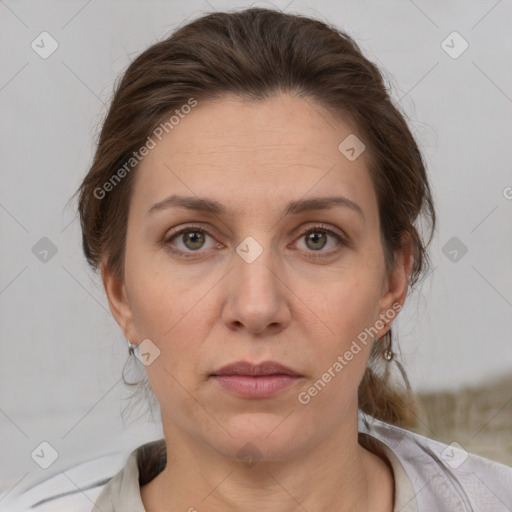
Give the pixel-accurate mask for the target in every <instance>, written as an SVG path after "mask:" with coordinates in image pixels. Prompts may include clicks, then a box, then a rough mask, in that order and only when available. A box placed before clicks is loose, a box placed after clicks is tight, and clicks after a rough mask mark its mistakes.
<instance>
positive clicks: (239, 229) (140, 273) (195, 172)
mask: <svg viewBox="0 0 512 512" xmlns="http://www.w3.org/2000/svg"><path fill="white" fill-rule="evenodd" d="M352 133H355V134H356V135H357V133H358V132H357V130H355V129H354V128H353V127H351V126H350V125H349V124H347V123H345V122H344V120H343V119H340V118H338V117H333V116H332V115H331V114H330V113H329V112H327V111H326V110H324V109H323V108H322V107H321V106H320V105H318V104H316V103H314V102H313V101H311V100H307V101H306V100H305V99H302V98H300V97H293V96H290V95H286V94H280V95H279V96H274V97H273V98H270V99H266V100H264V101H263V102H248V101H243V100H241V99H239V98H237V97H234V96H225V97H223V98H221V99H217V100H215V101H208V102H199V103H198V105H197V106H196V107H195V108H193V109H192V111H191V112H190V113H189V114H187V115H186V116H185V118H184V119H182V120H180V122H179V124H178V125H177V126H175V128H174V129H173V130H172V131H170V132H169V133H168V134H166V135H165V136H164V138H163V140H162V141H161V142H159V143H158V145H157V146H156V147H155V148H154V149H153V150H152V151H150V153H149V154H148V156H146V157H145V158H144V160H143V161H142V162H141V164H140V167H139V168H138V170H137V171H136V172H137V175H136V179H135V182H134V189H133V196H132V198H131V203H130V210H129V219H128V227H127V239H126V253H125V272H124V276H123V278H122V279H117V278H116V277H115V276H114V275H112V274H111V273H109V271H108V270H107V269H106V267H105V266H103V268H102V277H103V281H104V286H105V289H106V292H107V296H108V300H109V304H110V308H111V311H112V313H113V315H114V316H115V318H116V320H117V322H118V324H119V325H120V327H121V329H122V331H123V333H124V335H125V337H126V338H127V339H128V340H130V341H131V342H132V343H139V342H141V341H142V340H144V339H150V340H151V341H152V342H153V343H154V344H155V345H156V346H157V347H158V348H159V350H160V356H159V357H157V358H156V359H155V360H154V361H153V362H152V363H151V364H150V365H148V366H146V367H145V369H146V372H147V375H148V378H149V380H150V383H151V386H152V389H153V391H154V393H155V395H156V397H157V399H158V401H159V403H160V407H161V411H162V423H163V428H164V435H165V439H166V446H167V454H168V464H167V467H166V468H165V470H164V471H163V472H162V473H160V474H159V475H158V476H157V477H156V478H155V479H153V480H152V481H151V482H150V483H149V484H147V485H145V486H144V487H142V488H141V497H142V501H143V503H144V506H145V508H146V510H147V511H148V512H156V511H163V510H189V509H190V508H191V507H195V508H196V509H197V510H198V511H199V512H203V511H205V512H208V511H218V510H223V511H241V510H244V511H245V510H259V511H263V512H265V511H272V512H291V511H296V510H297V509H298V506H299V505H298V503H299V504H301V506H302V507H304V509H306V510H309V511H315V512H316V511H324V510H325V511H326V510H337V511H348V510H350V511H352V512H354V511H359V510H361V511H362V510H364V511H367V510H372V511H374V512H384V511H386V512H390V511H392V509H393V500H394V480H393V473H392V471H391V469H390V468H389V467H388V466H387V464H386V463H385V462H384V461H383V460H382V458H380V457H379V456H378V455H376V454H373V453H372V452H370V451H368V450H366V449H365V448H363V447H362V446H361V445H359V444H358V439H357V410H358V409H357V389H358V385H359V383H360V381H361V379H362V376H363V374H364V371H365V368H366V366H367V362H368V357H369V354H370V349H371V340H370V343H368V344H367V345H366V346H363V345H361V347H362V350H361V351H360V352H359V353H358V354H357V355H355V356H354V357H353V359H352V360H351V361H350V362H349V363H348V364H347V365H346V366H345V367H344V368H343V370H342V371H341V372H339V373H337V374H336V377H334V378H332V380H331V381H330V382H329V383H328V384H327V385H326V386H325V388H324V389H323V390H322V391H321V392H319V393H318V394H317V396H315V397H312V398H311V401H310V403H308V404H307V405H302V404H301V403H299V402H298V399H297V396H298V394H299V392H300V391H304V390H306V391H307V390H308V388H310V387H311V386H312V384H313V383H315V382H316V381H317V380H318V379H319V378H320V377H321V376H322V374H323V373H325V372H326V371H327V370H328V368H329V367H332V365H333V363H334V362H335V361H336V360H337V357H338V356H339V355H343V354H344V353H345V352H346V351H347V350H348V349H349V348H350V345H351V343H352V341H353V340H355V339H356V337H357V335H358V334H359V333H361V332H362V331H364V329H365V328H368V327H370V326H374V325H375V322H376V321H377V320H378V319H379V315H381V314H385V313H386V311H389V310H390V309H391V308H392V305H393V304H400V305H402V304H403V303H404V301H405V297H406V293H407V285H408V278H409V274H410V271H411V257H410V247H409V245H406V246H405V248H404V249H403V250H402V251H400V252H397V253H396V254H395V257H396V264H395V267H394V269H393V271H392V273H390V274H388V273H386V270H385V266H384V253H383V248H382V245H381V240H380V234H379V229H380V224H379V216H378V209H377V198H376V195H375V191H374V188H373V184H372V181H371V179H370V175H369V172H368V169H367V156H368V155H367V153H366V152H363V153H362V154H361V156H359V158H357V159H356V160H355V161H349V160H348V159H347V158H345V156H344V155H343V154H341V153H340V151H339V150H338V145H339V144H340V142H341V141H343V140H344V139H345V138H346V137H347V136H348V135H349V134H352ZM359 138H361V136H359ZM171 194H179V195H186V196H200V197H208V198H211V199H214V200H216V201H218V202H220V203H222V204H223V205H224V206H226V207H228V208H230V209H232V210H233V212H235V213H234V214H233V215H232V216H218V215H213V214H210V213H205V212H199V211H189V210H187V209H184V208H179V207H170V208H167V209H161V210H158V211H156V212H153V213H151V214H147V212H148V210H149V209H150V208H151V206H152V205H153V204H155V203H157V202H159V201H162V200H164V199H165V198H167V197H168V196H169V195H171ZM333 195H337V196H345V197H347V198H349V199H350V200H351V201H354V202H355V203H357V204H358V205H359V206H360V207H361V209H362V211H363V213H364V219H363V218H362V216H360V215H358V214H357V212H356V211H354V210H352V209H350V208H347V207H343V206H336V207H334V208H332V209H328V210H316V211H309V212H304V213H301V214H295V215H288V216H283V215H282V211H283V209H284V206H285V204H286V203H287V202H288V201H290V200H295V199H304V198H311V197H324V196H333ZM190 223H193V224H194V225H196V226H198V227H200V228H201V229H204V230H205V231H206V234H205V235H204V243H203V245H201V241H202V239H201V238H199V242H198V241H197V239H195V240H194V239H192V240H188V239H187V237H186V236H183V235H180V236H178V237H177V238H175V239H173V240H171V241H168V243H167V244H166V243H164V242H163V240H164V239H165V238H166V235H167V236H169V235H170V234H171V230H173V229H174V228H178V229H181V228H185V227H189V226H190ZM319 223H321V224H322V225H323V226H324V227H326V228H328V229H331V230H332V231H334V232H335V233H338V234H340V235H343V236H345V237H346V240H347V242H348V243H347V244H346V245H340V242H339V241H338V240H337V239H336V237H335V236H333V235H327V236H326V237H325V238H323V237H322V233H321V232H320V233H319V235H318V236H320V239H319V241H317V242H316V244H315V243H311V242H310V243H309V244H308V243H307V240H308V239H307V238H306V236H304V235H305V234H306V233H308V232H309V231H310V230H312V231H313V232H315V233H318V230H316V229H315V226H317V225H318V224H319ZM196 231H197V228H196ZM247 236H251V237H253V238H254V239H256V240H257V242H258V243H259V244H260V246H261V247H262V250H263V252H262V253H261V255H260V256H259V257H258V258H257V259H256V260H255V261H253V262H252V263H247V262H246V261H245V260H244V259H242V258H241V257H240V256H239V255H238V254H237V252H236V247H237V246H238V245H239V244H240V243H241V242H242V241H243V240H244V239H245V238H246V237H247ZM323 244H325V246H324V245H323ZM170 247H174V248H175V250H177V251H180V250H181V253H182V254H183V253H187V254H188V255H191V256H192V257H191V258H190V259H184V258H180V257H179V256H178V255H177V254H175V253H173V252H171V250H170ZM194 250H195V252H194ZM318 253H323V254H328V253H330V255H329V256H326V257H319V258H317V259H313V258H314V255H315V254H318ZM391 323H392V322H388V324H387V325H385V326H384V327H383V328H382V329H381V330H380V331H379V332H378V334H377V335H376V337H382V336H383V335H384V334H385V332H386V331H387V330H388V329H389V327H390V326H391ZM239 360H246V361H251V362H255V363H259V362H261V361H264V360H276V361H279V362H281V363H282V364H284V365H286V366H288V367H290V368H292V369H293V370H295V371H297V372H298V373H300V374H301V375H302V376H303V377H302V378H301V379H300V380H299V381H298V382H297V383H296V384H295V385H294V386H293V387H292V388H289V389H287V390H285V391H282V392H281V393H279V394H278V395H276V396H273V397H271V398H263V399H248V398H239V397H236V396H233V395H232V394H230V393H228V392H226V391H224V390H223V389H222V388H220V386H219V385H218V384H217V383H216V382H215V381H213V380H212V379H211V378H210V377H209V375H210V374H211V373H213V372H214V371H215V370H217V369H219V368H220V367H222V366H224V365H225V364H228V363H231V362H234V361H239ZM249 442H250V443H252V444H253V445H255V446H256V447H257V449H258V451H259V454H260V455H261V459H260V460H259V461H258V462H257V463H256V464H255V465H253V466H252V467H248V466H247V465H245V464H244V463H243V462H242V461H241V460H240V459H239V458H238V457H237V452H238V451H239V450H240V449H241V448H242V447H243V446H244V445H246V443H249Z"/></svg>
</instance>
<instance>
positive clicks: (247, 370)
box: [212, 361, 299, 376]
mask: <svg viewBox="0 0 512 512" xmlns="http://www.w3.org/2000/svg"><path fill="white" fill-rule="evenodd" d="M217 375H250V376H257V375H295V376H299V374H298V373H297V372H295V371H293V370H292V369H290V368H288V367H287V366H284V365H282V364H281V363H278V362H277V361H263V362H262V363H259V364H254V363H249V362H247V361H237V362H235V363H231V364H228V365H226V366H223V367H222V368H221V369H220V370H217V371H215V372H214V373H212V376H217Z"/></svg>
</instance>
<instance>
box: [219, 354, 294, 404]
mask: <svg viewBox="0 0 512 512" xmlns="http://www.w3.org/2000/svg"><path fill="white" fill-rule="evenodd" d="M210 377H211V378H213V380H214V381H215V382H217V384H219V386H220V387H221V388H222V389H223V390H224V391H227V392H229V393H231V394H234V395H236V396H239V397H244V398H267V397H271V396H274V395H276V394H278V393H279V392H281V391H284V390H285V389H288V388H290V387H291V386H293V385H294V384H296V383H297V382H298V381H299V380H301V379H302V378H303V376H302V375H300V374H299V373H297V372H295V371H294V370H292V369H290V368H288V367H287V366H284V365H282V364H280V363H278V362H276V361H264V362H263V363H260V364H252V363H249V362H246V361H238V362H236V363H232V364H229V365H226V366H223V367H222V368H220V369H219V370H217V371H215V372H214V373H212V374H211V375H210Z"/></svg>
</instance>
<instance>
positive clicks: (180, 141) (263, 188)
mask: <svg viewBox="0 0 512 512" xmlns="http://www.w3.org/2000/svg"><path fill="white" fill-rule="evenodd" d="M351 135H356V136H358V138H361V136H360V134H357V133H356V131H355V129H354V127H353V126H352V125H351V124H350V123H349V122H348V121H344V120H343V119H340V118H339V117H335V116H333V115H332V114H331V113H329V112H328V111H327V110H326V109H324V108H323V107H322V106H320V105H319V104H318V103H315V102H314V101H313V100H311V99H303V98H300V97H291V96H289V95H285V94H281V95H276V96H275V97H272V98H269V99H266V100H261V101H246V100H242V99H240V98H237V97H233V96H226V97H223V98H221V99H216V100H213V101H205V102H200V101H198V103H197V106H195V107H193V108H192V109H191V111H190V112H189V113H188V114H186V115H182V116H181V117H180V118H179V122H178V123H175V124H174V125H173V128H172V129H168V133H165V132H164V134H163V136H161V139H162V140H161V141H159V140H158V139H157V138H155V137H153V139H154V140H155V142H156V145H155V147H154V148H153V149H152V150H151V151H150V152H149V154H148V155H147V156H145V157H144V159H143V160H142V162H141V163H140V165H139V168H138V169H137V173H136V174H137V175H136V180H135V190H134V197H133V200H134V201H136V202H137V203H140V204H141V205H146V206H148V207H149V206H150V205H149V203H154V202H156V201H159V200H162V199H163V198H165V197H166V196H167V195H169V194H171V193H176V192H183V193H187V195H198V196H209V197H212V196H215V197H216V198H218V199H219V200H220V201H222V202H228V203H230V204H233V203H237V202H239V203H240V205H241V206H242V205H243V206H244V207H245V208H247V207H248V206H250V204H251V203H255V202H256V201H257V199H258V198H259V197H264V198H266V199H267V200H268V199H272V198H273V199H275V200H276V201H283V200H284V201H286V202H287V201H288V200H289V199H290V198H298V197H303V196H305V195H307V194H308V193H309V192H311V193H312V195H314V196H318V195H320V194H328V193H330V192H332V191H333V187H335V188H336V191H338V192H340V193H343V194H344V195H345V196H347V197H348V198H349V199H351V200H353V201H356V202H364V201H371V200H372V194H373V190H372V189H373V187H372V184H371V181H370V178H369V174H368V171H367V167H366V155H365V153H364V152H363V153H362V154H361V155H360V156H359V157H358V158H357V159H355V160H354V161H350V160H349V159H347V158H346V157H345V156H344V155H343V154H342V153H341V152H340V150H339V145H340V143H342V141H344V140H345V139H346V138H347V137H349V136H351Z"/></svg>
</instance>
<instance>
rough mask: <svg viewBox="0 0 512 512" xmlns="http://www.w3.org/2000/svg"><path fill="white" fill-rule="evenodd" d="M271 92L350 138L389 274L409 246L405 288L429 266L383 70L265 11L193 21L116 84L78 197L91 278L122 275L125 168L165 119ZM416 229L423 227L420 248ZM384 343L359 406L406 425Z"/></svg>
mask: <svg viewBox="0 0 512 512" xmlns="http://www.w3.org/2000/svg"><path fill="white" fill-rule="evenodd" d="M278 92H285V93H290V94H296V95H299V96H300V97H303V98H306V99H311V100H313V101H316V102H317V103H318V104H319V105H322V106H323V107H325V108H327V109H328V110H329V111H330V112H333V113H334V114H335V115H340V116H344V117H343V119H344V120H347V119H348V120H349V121H350V122H351V123H352V125H353V126H354V127H356V129H357V130H358V135H360V137H361V138H362V140H364V144H365V145H366V151H367V154H368V155H369V157H370V158H369V161H370V164H369V172H370V175H371V178H372V182H373V184H374V187H375V191H376V195H377V200H378V209H379V216H380V224H381V240H382V244H383V249H384V254H385V262H386V269H387V270H388V271H391V270H392V268H393V263H394V251H396V250H398V249H400V248H401V247H402V244H403V238H402V236H403V235H406V237H408V238H409V239H410V241H411V244H412V255H413V258H414V262H413V268H412V272H411V276H410V280H409V285H410V287H411V288H412V287H413V286H414V285H415V284H416V282H417V281H418V279H419V277H420V274H422V273H423V272H425V270H426V267H427V266H429V264H430V262H429V258H428V254H427V252H426V247H427V246H428V244H429V243H430V241H431V239H432V236H433V233H434V229H435V210H434V204H433V199H432V196H431V192H430V187H429V183H428V180H427V175H426V169H425V165H424V162H423V159H422V155H421V153H420V151H419V148H418V146H417V144H416V142H415V140H414V137H413V136H412V134H411V132H410V130H409V128H408V125H407V123H406V121H405V119H404V116H403V115H402V114H401V113H400V112H399V111H398V108H397V107H396V106H394V104H393V103H392V101H391V98H390V96H389V95H388V92H387V90H386V87H385V85H384V81H383V77H382V75H381V73H380V71H379V70H378V68H377V67H376V66H375V65H374V64H373V63H372V62H370V61H369V60H368V59H367V58H365V57H364V56H363V54H362V52H361V50H360V49H359V47H358V45H357V44H356V43H355V41H354V40H353V39H352V38H351V37H350V36H349V35H347V34H346V33H344V32H342V31H340V30H338V29H336V28H335V27H333V26H330V25H328V24H326V23H324V22H322V21H319V20H315V19H311V18H308V17H304V16H300V15H292V14H287V13H283V12H280V11H277V10H269V9H261V8H250V9H245V10H241V11H237V12H230V13H226V12H215V13H211V14H207V15H205V16H203V17H201V18H199V19H196V20H195V21H192V22H190V23H189V24H187V25H185V26H183V27H182V28H180V29H179V30H177V31H176V32H175V33H174V34H173V35H171V36H170V37H169V38H167V39H165V40H163V41H161V42H158V43H156V44H154V45H152V46H151V47H149V48H148V49H146V50H145V51H144V52H143V53H142V54H140V55H139V56H138V57H137V58H136V59H135V60H134V61H133V62H132V63H131V64H130V65H129V66H128V68H127V70H126V71H125V73H124V75H123V76H122V79H121V81H120V83H117V84H116V86H115V92H114V96H113V99H112V102H111V105H110V108H109V110H108V113H107V115H106V118H105V120H104V122H103V126H102V129H101V133H100V136H99V140H98V144H97V149H96V153H95V156H94V160H93V163H92V166H91V168H90V170H89V172H88V174H87V176H86V177H85V179H84V180H83V182H82V184H81V186H80V187H79V189H78V190H77V193H79V206H78V210H79V214H80V222H81V228H82V235H83V238H82V240H83V250H84V254H85V257H86V258H87V261H88V262H89V264H90V265H91V266H92V267H93V269H95V270H97V269H98V268H99V267H100V266H102V265H105V266H106V268H108V269H109V270H110V271H111V272H112V273H113V274H114V275H116V276H117V277H119V278H122V276H123V272H124V269H123V259H124V247H125V237H126V228H127V219H128V209H129V204H130V197H131V189H132V182H133V176H134V174H135V171H136V167H137V166H136V162H135V163H134V162H133V161H132V160H131V159H132V157H133V155H134V152H135V151H136V150H137V149H139V148H140V147H142V146H143V145H144V144H145V143H146V142H147V141H148V140H149V139H148V136H150V134H152V133H153V131H154V130H155V129H156V128H157V127H158V126H159V125H160V124H161V123H162V122H163V121H164V120H165V119H168V118H169V116H170V115H172V113H173V112H177V109H179V108H181V107H182V106H183V105H186V104H190V101H191V99H193V100H194V101H202V100H207V99H213V98H218V97H221V96H223V95H225V94H234V95H237V96H239V97H241V98H245V99H248V100H253V101H257V100H264V99H265V98H268V97H269V96H271V95H272V94H275V93H278ZM127 162H131V164H130V165H133V170H130V169H129V168H127V167H126V163H127ZM123 166H124V167H123ZM121 168H124V169H125V172H123V173H120V172H119V170H120V169H121ZM120 176H122V179H118V178H119V177H120ZM113 178H115V181H113ZM107 183H110V184H111V185H110V186H107V187H106V186H105V185H106V184H107ZM107 190H108V193H106V192H105V191H107ZM98 191H101V193H100V192H98ZM417 220H424V221H426V222H427V224H428V225H429V226H430V228H431V231H430V237H429V239H428V241H427V242H424V241H423V240H422V237H421V236H420V234H419V230H418V229H417V227H416V226H415V224H416V221H417ZM391 336H392V334H391V330H389V331H388V332H387V333H386V335H385V336H384V337H383V338H381V339H380V340H378V341H377V342H376V343H375V344H374V347H373V350H372V353H371V356H370V362H369V365H368V368H367V371H366V373H365V375H364V377H363V379H362V382H361V384H360V387H359V406H360V408H361V409H362V410H363V411H364V412H366V413H368V414H370V415H371V416H374V417H376V418H378V419H382V420H384V421H388V422H390V423H394V424H397V425H401V426H413V425H414V424H415V423H416V422H415V417H416V409H415V402H414V399H413V395H412V392H411V389H410V386H409V383H408V382H407V378H406V377H405V373H403V375H404V377H405V383H406V388H405V389H399V388H397V387H396V386H392V385H391V383H390V381H389V379H388V374H387V373H382V372H381V371H379V369H378V367H379V364H380V361H381V360H382V357H381V353H382V351H383V349H384V348H385V347H386V346H389V344H390V341H391ZM395 360H396V357H395ZM387 367H389V365H387ZM400 368H401V366H400Z"/></svg>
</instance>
